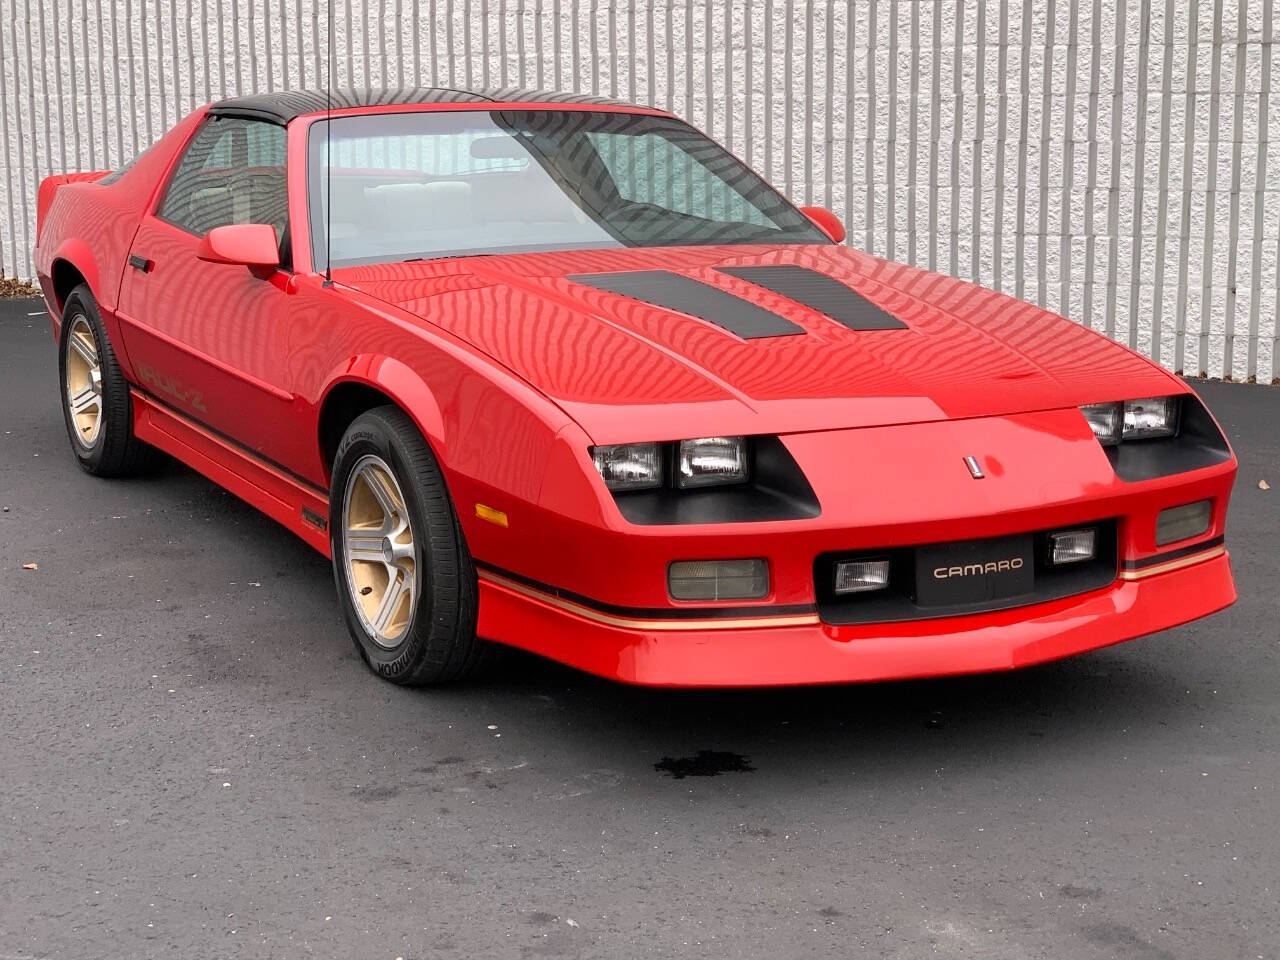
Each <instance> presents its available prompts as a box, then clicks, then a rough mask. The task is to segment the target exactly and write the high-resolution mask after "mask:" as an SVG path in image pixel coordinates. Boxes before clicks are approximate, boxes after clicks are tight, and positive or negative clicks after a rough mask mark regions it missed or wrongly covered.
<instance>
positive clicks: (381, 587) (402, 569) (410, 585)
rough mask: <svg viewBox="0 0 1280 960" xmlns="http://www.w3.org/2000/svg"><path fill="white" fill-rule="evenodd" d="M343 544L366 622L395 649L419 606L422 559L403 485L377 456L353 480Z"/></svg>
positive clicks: (358, 605) (357, 470)
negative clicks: (401, 489)
mask: <svg viewBox="0 0 1280 960" xmlns="http://www.w3.org/2000/svg"><path fill="white" fill-rule="evenodd" d="M342 545H343V554H344V555H343V557H342V562H343V565H344V567H345V569H346V576H347V588H348V589H349V590H350V591H351V600H352V603H353V604H354V605H355V608H356V611H357V612H358V613H359V614H360V620H361V622H362V623H363V624H364V626H365V629H366V630H368V631H369V634H370V636H372V637H373V639H374V641H375V642H376V643H377V644H378V645H379V646H382V647H395V646H396V645H398V644H399V643H400V641H401V640H402V639H403V638H404V634H405V631H407V630H408V629H409V624H410V623H412V622H413V614H414V609H415V607H416V606H417V600H418V564H417V554H416V552H415V550H414V543H413V525H412V524H411V523H410V521H409V511H408V510H406V509H405V502H404V495H403V494H402V493H401V492H400V485H399V484H398V483H396V478H395V474H393V473H392V472H391V468H390V467H388V466H387V464H386V463H385V462H384V461H383V460H382V458H380V457H377V456H375V455H373V454H369V455H367V456H364V457H362V458H361V459H360V460H359V462H358V463H356V465H355V469H353V470H352V471H351V475H350V476H349V477H348V478H347V489H346V491H345V493H344V494H343V500H342Z"/></svg>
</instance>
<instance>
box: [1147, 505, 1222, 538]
mask: <svg viewBox="0 0 1280 960" xmlns="http://www.w3.org/2000/svg"><path fill="white" fill-rule="evenodd" d="M1212 519H1213V501H1212V500H1197V501H1196V502H1195V503H1184V504H1183V505H1182V506H1180V507H1170V508H1169V509H1168V510H1161V511H1160V515H1159V516H1157V517H1156V546H1158V547H1163V546H1164V545H1165V544H1166V543H1176V542H1177V541H1179V540H1189V539H1191V538H1192V537H1198V536H1200V534H1202V533H1204V532H1205V531H1206V530H1208V529H1209V521H1210V520H1212Z"/></svg>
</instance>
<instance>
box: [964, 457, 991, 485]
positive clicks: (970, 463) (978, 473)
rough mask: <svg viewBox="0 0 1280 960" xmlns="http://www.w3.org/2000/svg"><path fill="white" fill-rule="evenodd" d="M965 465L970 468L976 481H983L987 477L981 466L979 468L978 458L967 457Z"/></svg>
mask: <svg viewBox="0 0 1280 960" xmlns="http://www.w3.org/2000/svg"><path fill="white" fill-rule="evenodd" d="M964 465H965V466H966V467H968V468H969V472H970V473H971V474H973V479H975V480H981V479H982V478H983V477H985V476H986V474H985V473H983V472H982V468H981V467H980V466H978V458H977V457H965V458H964Z"/></svg>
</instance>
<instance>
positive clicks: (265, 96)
mask: <svg viewBox="0 0 1280 960" xmlns="http://www.w3.org/2000/svg"><path fill="white" fill-rule="evenodd" d="M526 101H528V102H536V103H582V104H597V105H600V104H604V105H615V106H628V104H626V103H625V102H623V101H620V100H610V99H609V98H607V97H593V96H588V95H586V94H578V93H555V92H550V91H545V90H522V89H519V88H516V87H495V88H491V89H480V90H453V89H450V88H449V87H403V88H399V89H387V90H351V89H335V90H333V91H331V92H330V93H328V94H326V92H325V91H323V90H281V91H279V92H276V93H251V94H248V95H247V96H243V97H231V98H229V99H226V100H219V101H218V102H217V103H215V104H214V105H213V106H212V107H210V108H209V112H210V113H213V114H219V115H221V116H235V117H253V118H255V119H258V120H270V121H272V122H274V123H288V122H289V121H290V120H292V119H293V118H294V117H298V116H301V115H302V114H304V113H323V112H324V111H325V108H326V107H328V106H330V105H332V107H333V109H335V110H345V109H349V108H351V107H377V106H388V105H393V104H405V103H521V102H526Z"/></svg>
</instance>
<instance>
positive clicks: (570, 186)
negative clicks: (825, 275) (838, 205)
mask: <svg viewBox="0 0 1280 960" xmlns="http://www.w3.org/2000/svg"><path fill="white" fill-rule="evenodd" d="M327 124H328V125H331V126H332V132H331V136H329V137H326V135H325V134H326V131H325V127H326V125H327ZM330 164H332V168H331V169H330ZM307 173H308V184H309V190H310V200H311V202H310V215H311V237H312V255H313V260H314V262H315V264H316V269H317V270H324V269H325V261H326V250H327V249H328V250H331V255H332V258H333V266H335V267H341V266H351V265H355V264H364V263H382V262H394V261H404V260H419V259H422V260H427V259H433V258H439V257H455V256H472V255H476V254H492V253H515V252H527V251H538V250H573V249H584V248H592V247H654V246H673V245H683V244H708V243H716V244H725V243H730V244H732V243H771V244H772V243H829V242H830V241H829V240H828V239H827V237H826V235H825V234H823V233H822V232H820V231H819V230H818V228H817V227H815V226H814V225H813V223H811V222H810V221H809V219H808V218H807V217H806V216H805V215H804V214H802V213H800V211H798V210H797V209H796V208H795V207H793V206H792V205H791V204H790V203H788V202H787V201H786V200H784V199H783V198H782V197H781V196H780V195H779V194H778V192H777V191H776V190H774V189H773V188H772V187H770V186H769V185H768V184H767V183H765V182H764V181H763V180H761V179H760V178H759V177H758V176H756V175H755V174H754V173H752V172H751V170H749V169H748V168H747V167H746V166H744V165H743V164H742V163H741V162H739V161H738V160H737V159H735V158H734V157H733V156H731V155H730V154H729V153H727V152H726V151H724V150H723V149H721V148H720V147H719V146H718V145H717V144H716V143H714V142H713V141H711V140H709V139H708V138H707V137H705V136H703V135H702V134H701V133H699V132H698V131H696V130H694V129H693V128H692V127H690V126H688V125H687V124H684V123H681V122H680V121H678V120H674V119H670V118H666V117H655V116H649V115H643V114H628V113H605V112H588V111H565V110H537V111H534V110H493V111H469V110H468V111H451V112H435V113H429V112H421V113H394V114H368V115H365V116H357V117H340V118H337V119H335V120H332V121H323V120H322V121H319V122H317V123H315V124H313V125H312V127H311V131H310V135H309V143H308V164H307ZM330 203H332V206H333V210H332V215H331V216H329V215H328V214H329V209H328V207H329V204H330ZM326 228H328V229H329V230H331V231H332V236H331V238H330V241H329V242H330V244H331V246H329V247H328V248H327V247H326Z"/></svg>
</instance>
